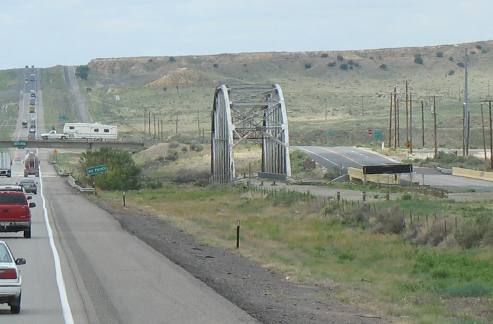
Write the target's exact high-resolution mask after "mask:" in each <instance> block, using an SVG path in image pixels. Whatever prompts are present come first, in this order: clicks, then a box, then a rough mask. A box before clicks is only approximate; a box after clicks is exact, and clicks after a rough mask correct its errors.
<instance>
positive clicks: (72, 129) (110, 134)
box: [63, 123, 118, 139]
mask: <svg viewBox="0 0 493 324" xmlns="http://www.w3.org/2000/svg"><path fill="white" fill-rule="evenodd" d="M63 133H65V134H67V135H68V136H69V137H71V138H85V139H117V138H118V127H117V126H115V125H103V124H100V123H66V124H65V125H64V126H63Z"/></svg>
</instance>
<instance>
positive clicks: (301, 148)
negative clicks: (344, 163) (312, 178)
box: [296, 146, 340, 167]
mask: <svg viewBox="0 0 493 324" xmlns="http://www.w3.org/2000/svg"><path fill="white" fill-rule="evenodd" d="M296 148H298V149H300V150H303V151H305V152H308V153H311V154H313V155H315V156H318V157H319V158H321V159H323V160H325V161H327V162H330V163H332V164H333V165H335V166H336V167H340V165H339V164H337V163H335V162H334V161H331V160H329V159H327V158H326V157H324V156H322V155H320V154H318V153H315V152H313V151H310V150H308V149H306V148H304V147H299V146H297V147H296Z"/></svg>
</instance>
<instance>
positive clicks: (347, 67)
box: [339, 63, 349, 71]
mask: <svg viewBox="0 0 493 324" xmlns="http://www.w3.org/2000/svg"><path fill="white" fill-rule="evenodd" d="M339 68H340V69H341V70H344V71H347V70H348V69H349V65H347V64H346V63H342V64H341V65H340V66H339Z"/></svg>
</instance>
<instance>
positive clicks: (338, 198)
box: [337, 191, 341, 202]
mask: <svg viewBox="0 0 493 324" xmlns="http://www.w3.org/2000/svg"><path fill="white" fill-rule="evenodd" d="M340 201H341V192H340V191H338V192H337V202H340Z"/></svg>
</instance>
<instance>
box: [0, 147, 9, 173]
mask: <svg viewBox="0 0 493 324" xmlns="http://www.w3.org/2000/svg"><path fill="white" fill-rule="evenodd" d="M0 176H4V177H9V178H10V177H11V176H12V157H11V156H10V153H9V152H0Z"/></svg>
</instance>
